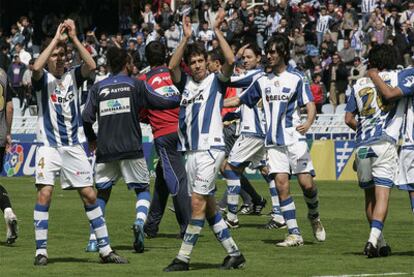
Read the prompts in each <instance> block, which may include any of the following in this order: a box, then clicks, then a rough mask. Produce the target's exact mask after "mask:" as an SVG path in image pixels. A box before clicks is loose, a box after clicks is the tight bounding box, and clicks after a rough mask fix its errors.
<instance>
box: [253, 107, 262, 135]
mask: <svg viewBox="0 0 414 277" xmlns="http://www.w3.org/2000/svg"><path fill="white" fill-rule="evenodd" d="M253 111H254V125H255V127H256V134H257V135H260V136H263V131H262V126H261V122H260V117H259V110H258V109H257V105H256V106H254V107H253Z"/></svg>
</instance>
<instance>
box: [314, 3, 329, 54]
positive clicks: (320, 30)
mask: <svg viewBox="0 0 414 277" xmlns="http://www.w3.org/2000/svg"><path fill="white" fill-rule="evenodd" d="M332 20H333V18H332V17H331V16H330V15H328V14H327V10H326V7H325V6H322V7H321V12H320V15H319V18H318V21H317V23H316V37H317V39H318V47H319V46H320V45H321V44H322V40H323V38H324V35H325V33H327V32H329V25H330V24H331V22H332Z"/></svg>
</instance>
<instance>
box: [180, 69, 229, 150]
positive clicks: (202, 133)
mask: <svg viewBox="0 0 414 277" xmlns="http://www.w3.org/2000/svg"><path fill="white" fill-rule="evenodd" d="M221 80H224V77H223V76H222V75H220V74H215V73H211V74H210V75H208V76H207V77H206V78H205V79H204V80H202V81H201V82H199V83H198V82H196V81H194V80H193V79H192V78H191V77H190V76H187V75H185V74H182V75H181V82H180V83H181V84H185V85H184V87H183V88H184V89H183V90H182V85H181V86H180V85H177V87H178V88H179V90H180V91H183V93H182V98H181V103H180V114H179V122H178V125H179V128H178V135H179V139H180V143H179V146H178V150H179V151H197V150H209V149H210V148H223V147H224V136H223V122H222V118H221V109H222V107H223V93H224V92H225V90H226V89H225V87H224V83H223V81H221ZM226 81H228V80H226Z"/></svg>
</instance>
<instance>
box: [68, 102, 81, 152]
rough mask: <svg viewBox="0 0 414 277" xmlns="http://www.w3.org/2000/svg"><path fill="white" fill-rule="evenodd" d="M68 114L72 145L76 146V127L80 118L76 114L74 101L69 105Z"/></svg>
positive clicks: (77, 141)
mask: <svg viewBox="0 0 414 277" xmlns="http://www.w3.org/2000/svg"><path fill="white" fill-rule="evenodd" d="M70 113H71V119H70V125H71V126H72V128H71V131H72V143H73V144H78V143H79V140H78V127H79V121H80V118H81V116H78V112H77V110H76V105H75V101H72V102H71V103H70Z"/></svg>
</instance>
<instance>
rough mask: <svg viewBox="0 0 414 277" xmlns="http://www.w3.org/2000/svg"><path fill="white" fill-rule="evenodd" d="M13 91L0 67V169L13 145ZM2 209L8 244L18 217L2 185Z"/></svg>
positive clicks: (15, 228) (14, 237) (11, 238)
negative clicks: (6, 152) (5, 155)
mask: <svg viewBox="0 0 414 277" xmlns="http://www.w3.org/2000/svg"><path fill="white" fill-rule="evenodd" d="M11 96H12V91H11V88H10V84H9V82H8V79H7V74H6V72H4V70H3V69H1V68H0V171H1V170H2V169H3V160H4V154H5V151H6V149H7V148H9V147H10V146H11V143H12V140H11V127H12V122H13V103H12V97H11ZM0 209H1V211H2V212H3V214H4V221H5V222H6V226H7V233H6V244H13V243H14V242H15V241H16V239H17V218H16V215H15V214H14V212H13V209H12V206H11V202H10V198H9V195H8V193H7V190H6V189H5V188H4V187H3V186H2V185H0Z"/></svg>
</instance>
